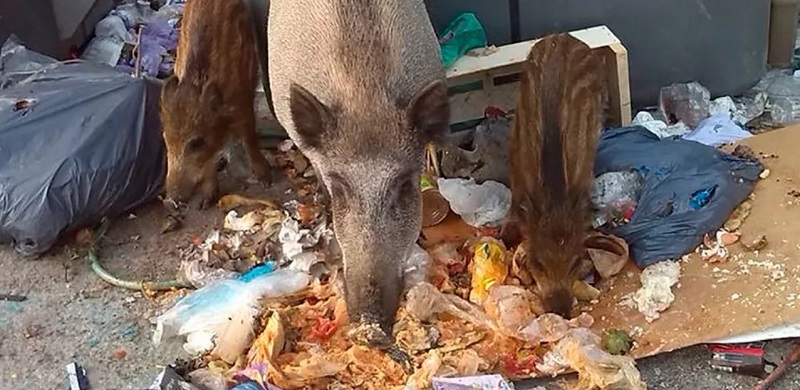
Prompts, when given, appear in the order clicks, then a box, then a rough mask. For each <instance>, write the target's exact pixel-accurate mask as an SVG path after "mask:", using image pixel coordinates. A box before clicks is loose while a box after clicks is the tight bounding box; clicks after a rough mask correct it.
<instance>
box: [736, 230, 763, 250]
mask: <svg viewBox="0 0 800 390" xmlns="http://www.w3.org/2000/svg"><path fill="white" fill-rule="evenodd" d="M740 243H741V244H742V246H743V247H744V248H745V249H747V250H749V251H751V252H756V251H760V250H763V249H764V248H766V247H767V243H768V242H767V236H766V235H763V234H761V235H759V236H758V237H756V238H755V240H753V242H751V243H750V244H747V243H745V242H743V241H740Z"/></svg>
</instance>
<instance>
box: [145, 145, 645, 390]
mask: <svg viewBox="0 0 800 390" xmlns="http://www.w3.org/2000/svg"><path fill="white" fill-rule="evenodd" d="M280 151H281V154H280V155H279V156H278V157H277V160H278V161H279V162H282V163H283V164H284V165H285V167H286V169H287V171H288V172H287V173H288V174H289V176H290V177H291V178H292V181H293V182H294V183H293V184H294V186H295V187H297V189H298V190H301V191H300V193H301V195H303V196H301V197H300V199H298V200H292V201H289V202H287V203H285V204H283V205H281V206H278V205H276V204H275V203H274V202H271V201H268V200H253V199H247V198H243V197H240V196H238V195H228V196H226V197H223V198H222V199H221V200H220V204H219V205H220V207H222V208H224V209H225V210H226V211H228V210H229V211H228V214H227V215H226V217H225V219H224V221H223V228H222V229H221V230H219V231H214V232H212V233H211V234H209V235H208V236H207V237H206V238H204V239H200V238H198V239H195V240H194V242H193V243H191V245H190V246H188V247H187V248H185V249H184V251H183V255H184V261H183V265H182V267H181V272H182V276H183V277H184V278H186V279H188V280H190V281H191V283H192V284H193V285H195V286H196V287H199V289H198V290H196V291H194V292H192V293H191V294H190V295H188V296H186V297H185V298H183V299H182V300H180V301H179V302H178V303H177V304H176V305H175V306H174V307H172V308H171V309H169V310H168V311H166V312H164V313H163V314H161V315H160V316H159V317H158V318H157V319H156V321H155V322H156V331H155V333H154V336H153V341H154V342H155V343H156V344H161V343H165V342H170V341H171V340H173V339H179V340H182V342H183V346H184V349H185V350H186V351H187V352H189V353H191V354H192V355H194V356H202V364H200V365H199V367H194V369H193V370H191V371H190V372H184V373H183V374H185V375H184V378H185V380H186V381H188V382H190V383H192V384H194V385H196V386H205V387H206V388H209V389H227V388H236V387H235V386H245V385H246V386H257V387H246V388H262V389H267V388H280V389H301V388H367V389H370V388H371V389H386V388H406V389H426V388H431V387H435V388H442V389H447V388H460V387H457V385H459V384H461V385H462V386H463V385H468V386H473V385H481V384H482V385H489V386H490V387H491V388H500V387H499V386H504V385H505V386H510V385H509V382H508V381H509V380H515V379H522V378H531V377H540V376H554V375H557V374H560V373H563V372H569V371H577V372H579V374H580V380H581V382H582V384H583V385H585V386H586V388H592V386H600V387H603V388H605V387H606V386H608V385H611V384H616V385H619V386H623V387H622V388H630V389H643V388H644V384H643V382H641V379H640V377H639V373H638V371H637V370H636V368H635V365H634V361H633V359H632V358H630V357H628V356H625V353H627V352H628V351H629V350H630V348H631V347H632V345H628V346H627V347H623V348H618V347H613V348H612V347H609V346H614V345H618V344H619V342H617V341H614V340H613V339H614V338H613V337H611V339H609V336H608V335H606V336H605V337H601V336H599V335H597V334H595V333H594V331H592V330H590V327H591V326H592V325H593V323H594V320H593V318H592V317H591V316H590V315H588V314H586V313H584V314H581V315H580V316H578V317H576V318H574V319H572V320H566V319H564V318H561V317H559V316H558V315H554V314H544V311H543V309H542V305H541V303H540V302H539V300H538V298H537V297H536V295H534V294H533V293H531V292H530V291H529V289H527V288H525V287H523V286H525V285H528V284H530V282H531V280H530V276H529V275H525V273H524V272H523V271H522V270H521V268H520V267H519V264H520V262H521V261H522V259H523V258H524V256H525V254H524V251H522V249H521V248H508V247H506V244H505V243H504V242H502V241H501V240H499V239H498V238H497V237H495V236H496V234H497V232H498V230H497V229H492V227H493V226H497V224H498V222H499V221H501V220H502V219H503V218H505V214H506V212H507V208H508V199H507V197H506V195H507V191H508V189H507V188H506V187H505V186H504V185H503V184H500V183H495V184H494V186H493V187H492V188H494V189H495V190H496V192H498V193H499V194H500V195H491V194H492V193H493V192H492V191H488V192H487V191H483V192H484V195H486V196H489V199H493V200H491V201H489V202H488V203H487V202H480V203H481V204H480V205H479V206H481V207H483V209H482V210H469V204H465V203H464V199H465V198H466V196H464V194H469V193H470V191H472V192H473V193H475V191H476V190H478V193H480V191H481V190H480V188H479V187H481V185H478V184H475V183H474V181H473V182H470V181H464V180H461V179H439V186H440V188H441V190H442V193H443V194H444V195H445V196H446V197H449V199H448V200H450V202H449V204H450V206H451V208H452V209H453V210H457V211H458V212H459V213H461V216H462V218H463V219H464V220H465V221H468V223H470V224H472V225H473V226H475V229H474V230H472V231H471V232H470V233H469V234H467V235H464V236H462V237H459V238H454V239H450V240H447V241H444V242H436V243H432V242H429V243H426V246H425V248H423V247H421V246H417V248H416V250H415V251H413V253H412V255H411V256H410V257H409V258H408V259H407V260H406V272H407V275H406V280H407V293H406V296H405V301H404V304H403V305H402V307H401V309H400V311H399V313H398V316H397V322H396V324H395V328H394V329H395V339H396V346H397V348H398V349H399V350H400V351H402V352H403V353H405V354H406V355H408V356H409V357H410V359H411V366H413V369H412V370H409V369H408V368H409V367H408V366H404V365H403V364H402V363H401V362H398V361H397V360H396V359H394V358H393V357H392V356H391V354H387V353H385V352H381V351H377V350H373V349H369V348H364V347H361V346H358V345H355V344H353V343H352V342H351V341H350V339H349V338H348V337H347V333H348V317H347V309H346V307H345V304H344V300H343V298H342V297H343V295H342V288H341V279H340V278H339V276H340V270H341V258H340V257H341V255H340V252H339V250H338V247H337V245H336V241H335V240H334V239H333V235H332V232H331V230H330V229H329V227H328V216H327V212H326V211H325V209H324V207H321V206H320V199H319V196H318V195H316V194H315V193H314V192H313V191H310V189H311V188H314V187H313V178H314V176H315V175H314V174H313V169H311V168H310V167H309V166H308V163H307V161H305V160H304V158H303V157H302V154H300V153H299V152H298V151H297V149H296V148H294V147H293V146H292V145H291V143H290V142H287V144H285V145H282V146H281V147H280ZM309 170H311V172H310V173H309V172H308V171H309ZM484 184H485V183H484ZM464 186H466V187H464ZM303 190H305V191H303ZM453 194H461V195H462V197H461V198H460V199H459V198H458V196H457V195H453ZM453 196H455V198H454V197H453ZM246 209H247V210H248V211H244V210H246ZM452 218H456V219H457V217H456V216H451V219H452ZM478 227H480V228H478ZM600 239H601V240H605V242H612V243H613V244H614V245H616V246H614V245H611V247H613V248H614V250H609V249H608V248H609V245H605V246H604V247H601V248H597V249H595V250H593V252H592V262H591V263H588V264H585V269H586V278H584V280H582V281H579V282H577V283H576V284H575V292H576V296H577V298H578V299H579V300H581V301H582V303H583V306H584V309H588V308H589V307H590V306H591V305H592V304H593V303H596V302H597V298H598V297H599V294H600V290H598V289H597V288H596V287H594V286H593V285H592V284H593V283H596V282H599V281H600V280H603V279H608V278H610V277H612V276H613V275H615V274H616V273H618V272H619V271H620V270H621V269H622V267H623V266H624V265H625V264H626V263H627V259H628V253H627V245H626V244H625V243H624V241H623V240H620V239H616V238H609V237H606V236H602V237H601V238H600ZM590 282H591V283H590ZM607 350H611V351H614V353H615V354H611V353H609V352H608V351H607ZM448 386H456V387H448ZM242 388H245V387H242Z"/></svg>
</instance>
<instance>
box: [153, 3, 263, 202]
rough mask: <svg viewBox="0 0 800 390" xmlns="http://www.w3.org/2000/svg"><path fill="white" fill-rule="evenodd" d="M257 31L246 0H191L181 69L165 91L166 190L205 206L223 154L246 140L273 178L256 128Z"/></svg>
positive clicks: (256, 164)
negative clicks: (197, 197) (234, 140)
mask: <svg viewBox="0 0 800 390" xmlns="http://www.w3.org/2000/svg"><path fill="white" fill-rule="evenodd" d="M254 42H255V30H254V28H253V22H252V17H251V15H250V11H249V9H248V7H247V5H246V3H244V2H243V0H227V1H217V0H192V1H191V2H189V3H188V4H187V5H186V9H185V12H184V15H183V18H182V28H181V34H180V38H179V40H178V55H177V58H176V59H175V75H174V76H173V77H170V78H169V79H168V80H167V81H166V82H165V83H164V85H163V87H162V90H161V122H162V127H163V134H164V141H165V144H166V147H167V178H166V192H167V197H168V198H171V199H173V200H176V201H185V200H188V199H189V198H191V196H192V195H193V194H194V193H195V191H196V190H198V189H199V191H200V193H201V195H202V197H203V199H202V201H201V205H202V206H207V205H209V204H210V203H212V202H213V200H214V199H213V198H214V197H215V196H216V188H217V179H216V171H217V166H218V165H217V164H218V156H219V154H220V152H221V151H222V150H223V149H224V147H225V146H227V145H226V144H227V142H228V141H229V140H230V139H231V138H238V139H241V140H242V141H243V143H244V146H245V150H246V152H247V155H248V157H249V159H250V166H251V168H252V169H253V171H254V172H255V173H256V175H258V176H259V177H261V178H263V179H265V180H267V181H268V178H269V166H268V163H267V161H266V159H265V158H264V156H263V155H262V154H261V152H260V151H259V148H258V144H257V137H256V130H255V111H254V104H253V102H254V99H255V82H256V74H257V73H256V72H257V70H256V62H255V61H256V60H255V53H256V50H255V46H254V45H255V43H254Z"/></svg>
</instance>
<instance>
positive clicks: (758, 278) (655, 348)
mask: <svg viewBox="0 0 800 390" xmlns="http://www.w3.org/2000/svg"><path fill="white" fill-rule="evenodd" d="M741 143H742V144H745V145H748V146H750V147H751V148H752V149H753V151H754V152H756V154H758V155H759V156H761V161H762V163H763V164H764V166H765V168H767V169H769V171H770V174H769V176H768V177H767V178H766V179H764V180H761V181H760V182H759V183H758V184H757V186H756V189H755V191H754V193H753V196H752V198H753V200H751V202H752V204H753V207H752V211H751V213H750V215H749V217H748V218H747V219H746V220H745V222H744V224H743V225H742V227H741V229H740V231H741V233H742V237H741V240H740V242H744V243H751V242H752V241H754V240H755V239H756V238H757V237H758V236H759V235H762V234H763V235H766V238H767V241H768V245H767V246H766V248H765V249H763V250H761V251H759V252H750V251H747V250H746V249H745V248H744V247H743V246H742V245H740V244H739V243H736V244H733V245H730V246H729V247H728V249H729V250H730V253H731V256H730V257H729V260H728V261H727V262H725V263H717V264H707V263H706V262H705V261H703V259H702V258H701V257H700V255H699V254H691V255H689V256H687V257H686V261H682V262H681V278H680V281H679V283H678V284H677V285H676V286H675V287H673V293H674V294H675V301H674V302H673V304H672V306H671V307H670V308H669V309H668V310H667V311H665V312H663V313H661V317H660V318H659V319H657V320H655V321H654V322H652V323H648V322H647V321H645V318H644V316H643V315H642V314H640V313H639V312H638V311H636V310H635V309H631V308H628V307H627V306H624V305H621V304H620V302H621V301H622V300H623V298H624V297H625V296H626V295H628V294H630V293H633V292H634V291H636V290H637V289H638V288H639V287H640V282H639V270H638V269H637V268H636V266H634V265H633V263H630V264H629V265H628V266H627V267H626V268H625V269H624V270H623V271H622V272H621V273H620V275H618V276H617V277H616V278H615V279H613V280H611V281H606V282H603V283H601V284H600V286H598V287H600V288H601V290H602V291H603V294H602V295H601V299H600V302H599V303H598V304H597V305H595V306H594V308H593V309H592V310H591V311H590V313H591V314H592V315H593V316H594V318H595V320H596V324H595V329H596V330H598V331H600V332H602V331H603V330H605V329H622V330H627V331H629V332H631V333H632V334H633V335H634V336H635V339H636V341H637V342H638V346H637V347H636V348H635V349H634V350H633V352H632V354H633V356H634V357H635V358H642V357H647V356H652V355H656V354H659V353H663V352H669V351H673V350H676V349H680V348H683V347H688V346H692V345H695V344H701V343H707V342H712V341H715V340H720V339H725V338H731V339H730V340H727V341H731V340H732V341H742V340H744V341H749V340H753V339H759V338H769V337H776V335H777V336H781V335H784V336H791V335H792V334H793V333H792V332H790V331H791V330H792V329H795V328H800V326H797V325H796V324H800V125H798V126H793V127H788V128H784V129H779V130H775V131H772V132H769V133H766V134H762V135H758V136H754V137H751V138H749V139H747V140H745V141H742V142H741ZM765 155H776V156H777V157H771V158H764V156H765ZM469 232H470V228H469V227H467V226H465V225H464V224H463V223H462V222H460V220H459V219H458V218H457V217H453V216H451V217H449V218H448V219H447V220H446V221H445V222H444V223H443V224H441V225H439V226H436V227H433V228H429V229H425V231H424V232H423V234H424V246H426V247H427V246H430V245H432V244H435V243H436V242H441V241H448V240H451V239H453V238H456V237H459V236H462V237H463V236H464V235H465V234H469ZM787 326H788V328H786V327H787ZM767 330H768V331H770V332H771V333H763V334H758V333H756V334H755V335H754V334H753V333H754V332H761V331H767ZM795 330H797V329H795ZM734 336H740V337H736V338H732V337H734ZM737 339H738V340H737Z"/></svg>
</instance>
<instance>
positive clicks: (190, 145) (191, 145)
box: [186, 137, 206, 153]
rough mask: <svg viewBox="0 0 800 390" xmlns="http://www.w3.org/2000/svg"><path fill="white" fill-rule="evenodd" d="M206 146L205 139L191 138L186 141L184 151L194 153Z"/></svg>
mask: <svg viewBox="0 0 800 390" xmlns="http://www.w3.org/2000/svg"><path fill="white" fill-rule="evenodd" d="M205 146H206V141H205V140H204V139H202V138H200V137H196V138H192V139H190V140H189V142H187V143H186V152H187V153H194V152H197V151H199V150H200V149H203V148H204V147H205Z"/></svg>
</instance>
